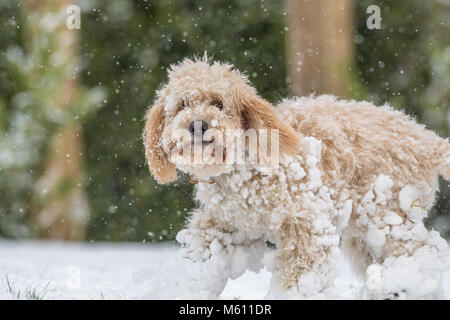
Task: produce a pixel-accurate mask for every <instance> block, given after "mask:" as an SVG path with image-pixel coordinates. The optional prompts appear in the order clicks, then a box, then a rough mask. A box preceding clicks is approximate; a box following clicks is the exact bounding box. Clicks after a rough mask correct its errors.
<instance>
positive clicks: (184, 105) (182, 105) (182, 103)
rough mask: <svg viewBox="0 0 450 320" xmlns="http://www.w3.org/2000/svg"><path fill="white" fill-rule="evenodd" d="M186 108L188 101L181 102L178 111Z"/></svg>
mask: <svg viewBox="0 0 450 320" xmlns="http://www.w3.org/2000/svg"><path fill="white" fill-rule="evenodd" d="M184 108H186V101H184V100H181V102H180V104H179V105H178V109H180V110H182V109H184Z"/></svg>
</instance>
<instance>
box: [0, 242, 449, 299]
mask: <svg viewBox="0 0 450 320" xmlns="http://www.w3.org/2000/svg"><path fill="white" fill-rule="evenodd" d="M178 249H179V247H178V246H177V245H175V244H167V243H166V244H159V245H148V244H131V243H125V244H111V243H108V244H72V243H57V242H12V241H0V299H17V298H18V299H147V298H167V299H172V298H176V297H178V298H182V297H184V298H186V294H189V295H188V296H187V297H192V298H193V297H194V296H193V292H184V291H183V288H186V283H185V282H186V279H190V280H189V281H193V279H192V277H191V278H189V277H188V274H189V269H186V268H189V266H188V264H187V263H186V262H183V261H181V259H180V257H179V254H178V251H179V250H178ZM339 272H340V275H339V276H338V278H337V279H336V280H335V285H336V288H337V291H338V292H339V294H340V296H341V298H344V299H358V298H359V297H360V288H361V286H362V283H361V282H360V281H359V280H358V279H356V278H355V277H354V276H353V274H352V272H351V269H350V267H349V265H348V264H347V263H346V261H344V260H341V261H340V262H339ZM374 272H375V270H374ZM375 273H376V272H375ZM270 278H271V273H270V272H268V271H266V270H264V269H263V270H261V271H260V272H259V273H254V272H250V271H247V272H246V273H244V274H243V275H242V276H241V277H239V278H238V279H235V280H230V281H229V282H228V284H227V286H226V288H225V290H224V292H223V293H222V295H221V299H262V298H263V297H264V296H265V295H266V293H267V290H268V289H269V285H270ZM444 289H445V291H446V296H447V297H449V296H450V271H449V272H447V273H446V274H445V278H444Z"/></svg>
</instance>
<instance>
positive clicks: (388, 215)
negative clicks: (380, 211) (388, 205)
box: [383, 210, 403, 226]
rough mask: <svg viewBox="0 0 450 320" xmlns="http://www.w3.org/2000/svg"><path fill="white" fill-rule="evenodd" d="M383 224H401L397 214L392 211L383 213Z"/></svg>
mask: <svg viewBox="0 0 450 320" xmlns="http://www.w3.org/2000/svg"><path fill="white" fill-rule="evenodd" d="M383 220H384V222H386V223H387V224H389V225H393V226H394V225H399V224H401V223H402V222H403V219H402V217H400V216H399V215H398V214H396V213H395V212H394V211H391V210H386V211H385V213H384V218H383Z"/></svg>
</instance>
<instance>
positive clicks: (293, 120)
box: [278, 96, 450, 187]
mask: <svg viewBox="0 0 450 320" xmlns="http://www.w3.org/2000/svg"><path fill="white" fill-rule="evenodd" d="M278 108H279V110H280V113H281V116H282V117H283V118H284V119H285V121H286V122H287V123H289V124H290V125H291V126H292V127H293V128H294V129H295V130H297V132H299V133H300V134H301V135H303V136H313V137H315V138H316V139H319V140H321V141H322V144H323V155H322V169H323V170H322V174H323V175H324V179H325V180H326V181H328V182H330V183H339V182H343V181H345V184H346V187H350V186H354V187H363V186H367V185H369V184H370V183H372V182H373V180H374V177H377V176H378V175H380V174H384V175H388V176H390V177H391V178H392V179H393V180H394V181H396V182H397V184H398V185H402V184H406V183H418V182H423V181H426V182H427V183H428V184H429V185H430V186H433V187H436V186H437V181H438V175H439V174H440V173H441V174H443V175H444V176H445V177H446V178H447V179H450V162H449V161H450V145H449V144H448V141H446V140H444V139H442V138H440V137H439V136H437V135H436V134H435V133H434V132H432V131H429V130H426V129H425V127H424V126H422V125H420V124H418V123H417V122H416V121H414V120H413V119H412V118H410V117H408V116H407V115H405V114H404V113H402V112H400V111H396V110H393V109H392V108H390V107H389V106H382V107H376V106H374V105H373V104H370V103H368V102H357V101H345V100H337V99H336V98H335V97H333V96H319V97H317V98H313V97H303V98H298V99H296V100H285V101H283V102H282V103H281V104H280V105H279V106H278Z"/></svg>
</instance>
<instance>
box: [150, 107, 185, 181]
mask: <svg viewBox="0 0 450 320" xmlns="http://www.w3.org/2000/svg"><path fill="white" fill-rule="evenodd" d="M164 121H165V116H164V104H163V102H162V101H161V99H158V100H157V101H156V103H155V105H154V106H153V107H151V108H150V109H149V110H148V111H147V114H146V115H145V128H144V134H143V137H144V144H145V156H146V158H147V161H148V165H149V167H150V171H151V173H152V175H153V177H154V178H155V179H156V181H158V182H159V183H161V184H165V183H170V182H172V181H174V180H175V179H176V178H177V170H176V168H175V165H173V164H172V163H170V162H169V161H168V159H167V154H166V153H165V152H164V149H163V147H162V141H161V138H162V132H163V130H164Z"/></svg>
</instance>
